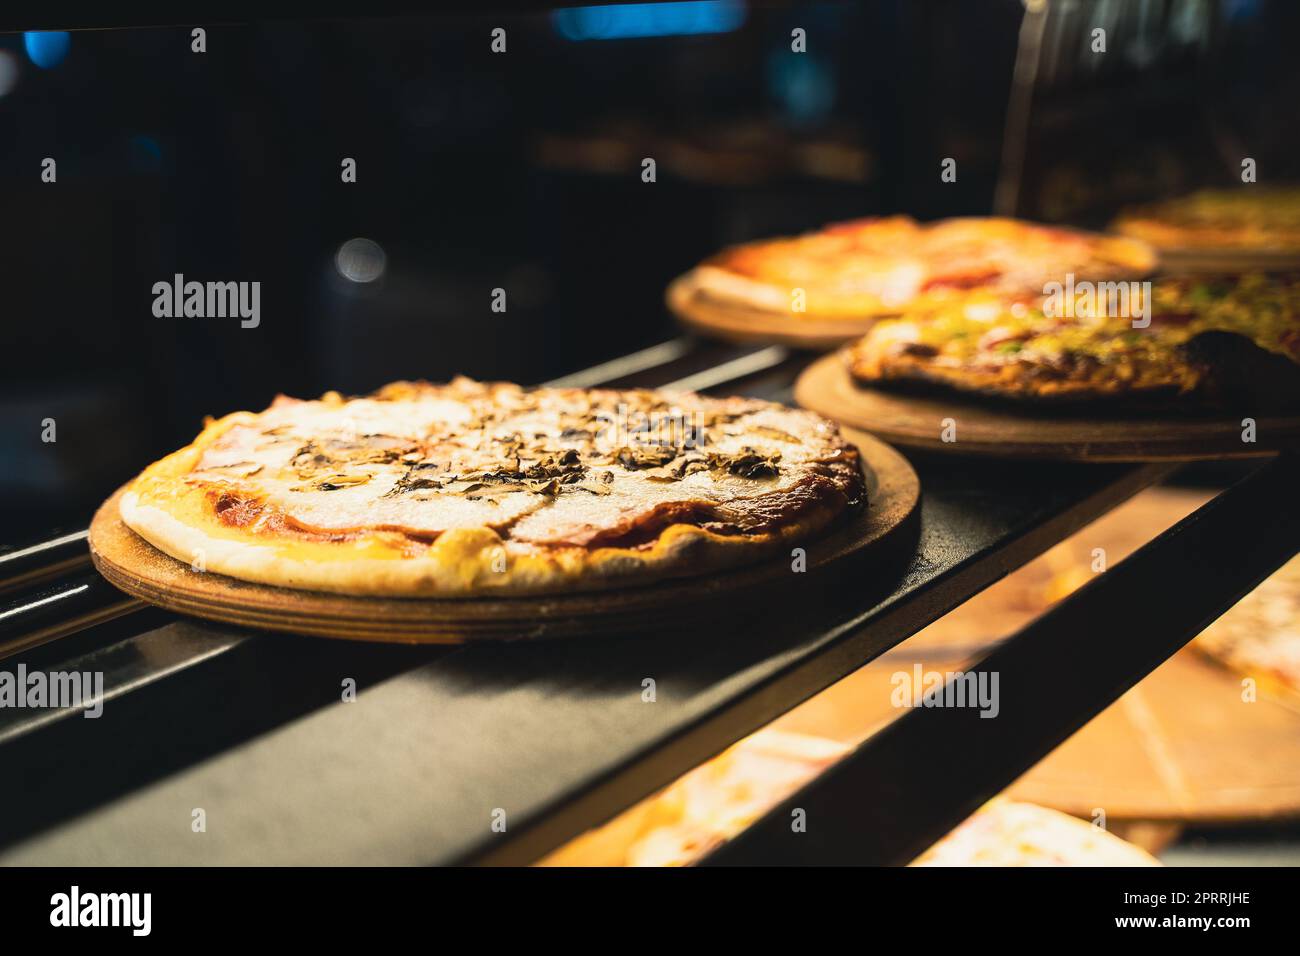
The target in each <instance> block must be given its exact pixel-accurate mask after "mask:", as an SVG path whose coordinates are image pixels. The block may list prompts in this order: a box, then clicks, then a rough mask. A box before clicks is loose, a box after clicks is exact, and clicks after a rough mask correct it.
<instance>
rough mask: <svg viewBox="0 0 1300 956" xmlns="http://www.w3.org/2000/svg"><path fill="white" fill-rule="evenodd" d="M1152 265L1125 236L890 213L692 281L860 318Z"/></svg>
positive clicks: (724, 258) (701, 270) (729, 293)
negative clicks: (1064, 278) (1067, 276)
mask: <svg viewBox="0 0 1300 956" xmlns="http://www.w3.org/2000/svg"><path fill="white" fill-rule="evenodd" d="M1155 265H1156V255H1155V252H1154V251H1153V250H1152V249H1151V247H1150V246H1148V245H1147V244H1146V243H1144V242H1141V241H1139V240H1135V239H1129V238H1124V237H1120V236H1108V235H1102V234H1098V233H1090V232H1082V231H1080V230H1077V229H1066V228H1062V227H1058V226H1044V225H1038V224H1036V223H1031V222H1023V221H1021V220H1018V219H1005V218H996V217H984V218H980V217H970V218H960V219H945V220H941V221H938V222H933V223H919V222H917V221H916V220H914V219H911V218H910V217H907V216H889V217H884V218H872V219H859V220H855V221H852V222H842V223H836V224H834V225H830V226H826V227H825V228H823V229H821V230H818V231H816V232H812V233H808V234H807V235H802V236H796V237H791V238H782V239H770V240H766V241H761V242H751V243H747V244H744V245H740V246H735V247H733V248H730V249H726V250H724V251H722V252H721V253H719V254H718V255H716V256H714V257H713V258H712V259H709V260H707V261H706V262H704V263H703V264H701V265H700V266H698V267H697V268H696V269H695V270H694V272H693V273H692V274H691V278H692V281H693V282H694V284H695V287H696V288H697V289H698V290H699V291H700V292H702V293H704V294H705V295H708V296H710V297H711V298H715V299H719V300H724V301H729V302H733V303H736V304H738V305H743V306H747V307H749V308H755V309H762V310H767V311H774V312H784V313H791V314H793V315H794V316H795V317H798V315H800V314H801V313H806V314H807V315H809V316H816V317H821V318H834V317H837V316H838V317H843V318H861V317H864V316H867V317H870V316H878V315H894V314H898V313H900V312H903V311H907V310H912V309H919V308H928V307H932V306H936V305H940V304H943V303H949V302H960V301H964V300H965V299H966V298H968V297H969V296H970V295H971V294H972V293H988V292H999V293H1011V294H1032V293H1036V292H1041V291H1042V289H1043V284H1044V283H1045V282H1047V281H1049V280H1051V279H1052V278H1059V277H1060V276H1063V275H1065V274H1066V273H1074V274H1075V275H1076V276H1077V277H1078V278H1080V279H1106V278H1114V279H1119V278H1129V277H1134V276H1142V275H1146V274H1147V273H1149V272H1151V271H1152V270H1153V269H1154V268H1155Z"/></svg>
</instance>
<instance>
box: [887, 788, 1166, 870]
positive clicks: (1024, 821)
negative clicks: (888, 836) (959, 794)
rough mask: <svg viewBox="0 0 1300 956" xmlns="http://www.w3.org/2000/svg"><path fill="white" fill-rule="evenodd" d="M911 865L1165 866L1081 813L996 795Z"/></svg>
mask: <svg viewBox="0 0 1300 956" xmlns="http://www.w3.org/2000/svg"><path fill="white" fill-rule="evenodd" d="M909 865H910V866H1160V862H1159V861H1158V860H1156V858H1155V857H1153V856H1151V854H1149V853H1147V852H1146V851H1145V850H1142V849H1139V848H1138V847H1136V846H1134V845H1133V844H1131V843H1128V842H1126V841H1125V840H1121V839H1120V838H1119V837H1117V836H1115V835H1114V834H1112V833H1107V832H1106V831H1105V830H1103V829H1101V828H1100V827H1097V826H1094V825H1093V824H1091V823H1086V822H1084V821H1083V820H1080V819H1078V818H1077V817H1072V816H1069V815H1068V814H1065V813H1061V812H1060V811H1059V810H1049V809H1047V808H1046V807H1040V806H1037V805H1036V804H1032V803H1020V802H1018V801H1014V800H1006V799H1001V798H999V799H995V800H991V801H990V802H988V803H987V804H985V805H984V806H983V807H982V808H980V809H979V810H977V811H976V812H975V813H973V814H972V815H971V816H970V817H968V818H967V819H966V821H965V822H964V823H962V824H961V825H960V826H958V827H957V829H955V830H953V831H952V832H951V833H949V834H948V835H947V836H946V837H944V838H943V839H942V840H940V841H939V842H938V843H936V844H935V845H934V846H932V847H930V849H928V850H926V851H925V852H924V853H922V854H921V855H920V856H919V857H917V858H916V859H915V860H913V861H912V863H911V864H909Z"/></svg>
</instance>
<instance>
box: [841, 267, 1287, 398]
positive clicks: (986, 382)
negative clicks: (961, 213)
mask: <svg viewBox="0 0 1300 956" xmlns="http://www.w3.org/2000/svg"><path fill="white" fill-rule="evenodd" d="M1125 298H1126V299H1127V302H1126V306H1125V308H1124V309H1122V310H1119V311H1120V312H1122V314H1105V313H1107V312H1109V311H1111V310H1110V309H1109V302H1107V306H1106V307H1105V308H1101V309H1097V308H1094V309H1092V310H1089V311H1090V312H1091V313H1092V314H1084V315H1080V314H1061V312H1062V310H1061V309H1059V308H1058V307H1051V308H1049V303H1048V302H1047V300H1046V299H1045V298H1044V297H1042V296H1039V297H1036V298H1034V299H1028V300H1025V299H1015V298H1006V297H989V298H985V299H981V300H979V301H968V302H964V303H955V304H951V305H948V306H946V307H942V308H938V309H935V310H933V311H928V312H924V311H922V312H917V313H914V314H908V315H906V316H903V317H901V318H897V319H889V320H884V321H881V322H879V323H877V324H876V325H875V326H874V327H873V328H872V329H871V331H869V332H868V333H867V334H866V335H865V336H864V337H863V338H862V339H860V340H859V341H858V342H857V343H856V344H854V345H853V346H851V347H850V348H849V349H848V350H847V352H846V358H847V362H848V367H849V372H850V374H851V375H852V376H853V378H854V380H855V381H857V382H858V383H859V384H862V385H868V386H889V385H896V386H897V385H913V386H915V385H930V386H941V387H943V388H947V389H953V390H956V391H960V392H967V393H971V394H974V395H984V396H989V397H996V398H1003V399H1013V400H1019V401H1058V402H1059V401H1067V402H1068V401H1082V402H1092V401H1096V400H1101V399H1116V398H1119V399H1129V400H1139V401H1142V402H1147V403H1150V402H1157V403H1159V402H1163V403H1168V402H1176V403H1177V405H1176V407H1179V408H1187V407H1191V406H1195V405H1200V406H1203V407H1224V406H1227V405H1231V404H1233V403H1238V402H1244V403H1248V407H1249V408H1251V409H1252V410H1253V409H1255V408H1261V409H1267V410H1281V409H1287V408H1290V407H1294V406H1295V405H1296V404H1297V403H1300V273H1294V272H1291V273H1267V274H1266V273H1249V274H1245V275H1240V276H1222V277H1208V276H1207V277H1201V276H1171V277H1166V278H1162V279H1156V280H1154V281H1153V282H1152V285H1151V292H1150V298H1151V302H1150V307H1149V315H1143V310H1144V309H1145V308H1146V305H1145V293H1144V292H1143V291H1142V290H1141V286H1140V284H1139V285H1137V287H1136V288H1135V289H1134V290H1133V292H1132V295H1131V297H1129V295H1128V293H1127V291H1126V292H1125ZM1070 311H1071V312H1073V310H1070ZM1146 319H1149V324H1148V325H1146V326H1145V327H1135V320H1136V322H1137V324H1139V325H1140V324H1141V322H1142V321H1145V320H1146Z"/></svg>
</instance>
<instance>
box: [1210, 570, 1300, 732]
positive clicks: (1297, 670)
mask: <svg viewBox="0 0 1300 956" xmlns="http://www.w3.org/2000/svg"><path fill="white" fill-rule="evenodd" d="M1191 646H1192V647H1193V648H1194V649H1196V650H1198V651H1200V652H1201V653H1202V654H1205V655H1206V656H1208V657H1210V658H1212V659H1213V660H1215V661H1217V662H1219V663H1220V664H1222V665H1224V666H1225V667H1227V668H1229V669H1230V670H1232V671H1235V672H1236V673H1237V674H1239V675H1240V676H1242V677H1253V678H1254V679H1255V681H1256V683H1257V684H1258V685H1259V687H1260V689H1261V690H1263V691H1265V692H1266V693H1269V694H1272V695H1274V696H1275V697H1277V698H1278V699H1279V700H1280V701H1281V702H1282V703H1285V704H1287V705H1288V706H1291V707H1294V708H1297V709H1300V557H1295V558H1292V559H1291V560H1290V561H1288V562H1287V563H1286V564H1284V565H1282V567H1280V568H1279V569H1278V570H1277V571H1275V572H1274V573H1273V574H1272V575H1270V576H1269V577H1267V578H1265V579H1264V580H1263V581H1262V582H1260V584H1259V586H1258V587H1256V588H1255V590H1253V591H1251V592H1250V593H1249V594H1247V595H1246V596H1245V597H1244V598H1242V599H1241V600H1240V601H1238V602H1237V603H1236V604H1235V605H1233V606H1232V607H1231V608H1229V609H1228V610H1227V611H1226V612H1225V613H1224V614H1223V616H1222V617H1220V618H1219V619H1218V620H1216V621H1215V622H1214V623H1213V624H1211V625H1210V626H1209V627H1207V628H1206V629H1205V630H1204V631H1202V632H1201V633H1200V634H1199V635H1198V636H1197V638H1196V639H1195V640H1194V641H1192V644H1191Z"/></svg>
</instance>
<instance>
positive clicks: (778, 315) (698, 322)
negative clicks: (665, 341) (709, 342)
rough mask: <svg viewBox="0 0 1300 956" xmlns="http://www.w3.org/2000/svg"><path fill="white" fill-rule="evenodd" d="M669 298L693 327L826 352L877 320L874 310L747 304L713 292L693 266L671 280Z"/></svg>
mask: <svg viewBox="0 0 1300 956" xmlns="http://www.w3.org/2000/svg"><path fill="white" fill-rule="evenodd" d="M664 298H665V300H666V301H667V303H668V308H669V309H670V310H671V311H672V313H673V314H674V315H676V316H677V318H678V320H680V321H681V323H682V324H683V325H685V326H686V327H687V328H688V329H691V330H692V331H695V332H699V333H701V334H702V335H707V336H710V337H712V338H716V339H724V340H726V341H728V342H740V343H741V344H745V345H748V344H754V343H762V344H765V345H789V346H791V347H793V348H798V349H810V350H813V351H818V352H821V351H825V350H826V349H833V348H838V347H839V346H841V345H843V344H844V343H845V342H852V341H853V340H854V339H858V338H861V337H862V336H863V335H865V334H866V332H867V330H868V329H870V328H871V326H872V325H874V324H875V322H876V317H874V316H871V317H862V318H852V317H850V318H838V319H826V318H817V317H816V316H813V315H808V314H807V313H800V314H794V313H790V314H787V313H784V312H772V311H770V310H766V309H754V308H747V307H745V306H743V305H737V304H734V303H731V302H726V301H724V300H721V299H717V298H714V297H712V296H710V295H708V294H707V293H705V292H704V291H703V290H701V289H700V288H699V287H698V286H697V285H696V284H695V279H694V277H693V276H692V274H691V273H689V272H688V273H687V274H686V275H684V276H681V277H679V278H677V279H675V280H674V281H673V282H672V284H671V285H669V286H668V291H667V293H665V296H664Z"/></svg>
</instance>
